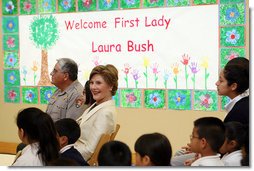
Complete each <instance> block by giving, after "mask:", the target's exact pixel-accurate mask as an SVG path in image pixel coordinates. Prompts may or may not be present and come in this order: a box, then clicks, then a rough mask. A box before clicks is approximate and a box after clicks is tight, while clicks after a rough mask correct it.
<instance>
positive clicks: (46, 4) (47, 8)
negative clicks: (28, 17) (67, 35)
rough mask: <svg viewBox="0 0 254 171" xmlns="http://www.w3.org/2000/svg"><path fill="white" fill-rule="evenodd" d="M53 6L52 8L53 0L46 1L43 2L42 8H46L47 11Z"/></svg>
mask: <svg viewBox="0 0 254 171" xmlns="http://www.w3.org/2000/svg"><path fill="white" fill-rule="evenodd" d="M51 6H52V4H51V0H44V1H43V2H42V7H43V8H44V10H45V11H47V10H50V9H51Z"/></svg>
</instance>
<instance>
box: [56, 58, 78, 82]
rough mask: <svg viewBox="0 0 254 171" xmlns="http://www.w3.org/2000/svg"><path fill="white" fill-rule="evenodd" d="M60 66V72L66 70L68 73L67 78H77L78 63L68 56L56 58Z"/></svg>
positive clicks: (73, 79)
mask: <svg viewBox="0 0 254 171" xmlns="http://www.w3.org/2000/svg"><path fill="white" fill-rule="evenodd" d="M56 61H57V63H58V64H59V66H60V70H61V72H66V73H68V74H69V78H70V80H72V81H75V80H76V79H77V78H78V65H77V63H76V62H75V61H74V60H72V59H70V58H60V59H57V60H56Z"/></svg>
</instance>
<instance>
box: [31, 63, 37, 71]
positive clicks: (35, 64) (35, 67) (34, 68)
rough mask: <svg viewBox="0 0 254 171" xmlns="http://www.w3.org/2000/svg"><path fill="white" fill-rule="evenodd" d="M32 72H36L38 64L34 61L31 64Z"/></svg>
mask: <svg viewBox="0 0 254 171" xmlns="http://www.w3.org/2000/svg"><path fill="white" fill-rule="evenodd" d="M31 69H32V70H33V71H34V72H36V71H37V70H38V62H36V61H34V62H33V66H32V68H31Z"/></svg>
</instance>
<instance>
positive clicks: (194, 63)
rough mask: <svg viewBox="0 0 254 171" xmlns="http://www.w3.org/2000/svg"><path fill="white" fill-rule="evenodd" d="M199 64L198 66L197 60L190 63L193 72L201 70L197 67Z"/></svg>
mask: <svg viewBox="0 0 254 171" xmlns="http://www.w3.org/2000/svg"><path fill="white" fill-rule="evenodd" d="M197 66H198V64H197V62H191V64H190V65H189V67H190V69H191V72H192V73H193V74H196V73H197V72H198V71H199V69H198V68H197Z"/></svg>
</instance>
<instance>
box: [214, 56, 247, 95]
mask: <svg viewBox="0 0 254 171" xmlns="http://www.w3.org/2000/svg"><path fill="white" fill-rule="evenodd" d="M216 86H217V90H218V94H219V95H224V96H229V97H230V96H232V93H234V94H235V95H239V94H241V93H243V92H244V91H246V90H247V89H248V88H249V60H248V59H246V58H243V57H238V58H234V59H232V60H230V61H228V63H227V64H226V65H225V67H224V69H223V70H222V71H221V72H220V76H219V80H218V81H217V82H216ZM235 95H234V96H233V97H230V98H234V97H235Z"/></svg>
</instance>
